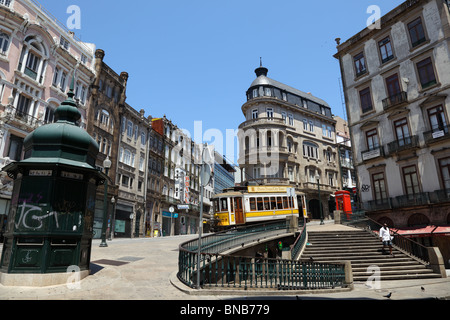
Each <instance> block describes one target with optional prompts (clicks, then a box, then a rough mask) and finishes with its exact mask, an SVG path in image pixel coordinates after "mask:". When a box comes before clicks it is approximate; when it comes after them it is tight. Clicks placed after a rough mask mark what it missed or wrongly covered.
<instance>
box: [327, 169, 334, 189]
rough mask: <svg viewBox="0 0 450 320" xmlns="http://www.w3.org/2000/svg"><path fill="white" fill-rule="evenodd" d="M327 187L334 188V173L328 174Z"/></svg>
mask: <svg viewBox="0 0 450 320" xmlns="http://www.w3.org/2000/svg"><path fill="white" fill-rule="evenodd" d="M328 185H329V186H330V187H334V173H332V172H330V173H328Z"/></svg>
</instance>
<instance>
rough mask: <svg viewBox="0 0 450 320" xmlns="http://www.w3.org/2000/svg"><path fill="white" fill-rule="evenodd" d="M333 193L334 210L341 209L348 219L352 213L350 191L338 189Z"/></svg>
mask: <svg viewBox="0 0 450 320" xmlns="http://www.w3.org/2000/svg"><path fill="white" fill-rule="evenodd" d="M334 195H335V197H336V210H340V211H343V212H344V213H345V214H346V215H347V219H349V218H350V215H351V214H352V200H351V197H350V192H348V191H338V192H336V193H335V194H334Z"/></svg>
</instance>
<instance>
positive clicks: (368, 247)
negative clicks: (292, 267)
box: [300, 229, 440, 282]
mask: <svg viewBox="0 0 450 320" xmlns="http://www.w3.org/2000/svg"><path fill="white" fill-rule="evenodd" d="M382 249H383V245H382V243H381V242H380V240H379V239H378V238H377V237H376V236H374V235H373V234H371V233H370V232H368V231H364V230H358V229H355V231H324V232H318V231H316V232H308V243H307V246H306V248H305V250H304V252H303V253H302V255H301V257H300V258H301V259H302V260H306V259H311V258H312V259H313V260H314V261H315V262H335V261H351V262H352V270H353V281H364V282H365V281H367V280H368V278H369V277H370V276H372V275H374V272H375V271H374V270H373V269H370V267H371V266H377V267H379V268H380V276H381V277H380V279H381V280H407V279H427V278H440V275H439V274H436V273H433V270H431V269H428V268H427V267H426V266H425V265H424V264H422V263H421V262H419V261H418V260H415V259H413V258H411V257H410V256H408V255H406V254H404V253H403V252H401V251H399V250H397V249H395V248H393V250H392V253H393V255H394V257H392V256H390V255H389V248H387V247H386V249H385V253H383V252H382Z"/></svg>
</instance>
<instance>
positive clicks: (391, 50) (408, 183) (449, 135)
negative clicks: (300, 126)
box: [335, 0, 450, 261]
mask: <svg viewBox="0 0 450 320" xmlns="http://www.w3.org/2000/svg"><path fill="white" fill-rule="evenodd" d="M449 22H450V11H449V6H448V1H442V0H414V1H406V2H404V3H403V4H401V5H400V6H398V7H397V8H395V9H394V10H392V11H391V12H389V13H387V14H386V15H385V16H383V17H382V18H381V28H380V29H370V28H366V29H364V30H362V31H361V32H359V33H358V34H356V35H355V36H353V37H352V38H350V39H349V40H347V41H346V42H344V43H342V44H341V43H340V41H339V39H337V41H338V47H337V49H338V53H337V54H336V55H335V57H336V58H337V59H339V62H340V66H341V73H342V80H343V84H344V94H345V98H346V104H347V114H348V118H349V128H350V131H351V136H352V145H353V150H354V161H355V165H356V168H357V172H358V179H359V190H360V197H361V202H362V204H363V206H364V208H365V209H366V210H367V211H368V214H369V215H370V216H371V217H372V218H373V219H375V220H376V221H378V222H380V223H387V224H388V225H390V226H395V227H397V228H416V227H420V226H428V225H435V226H439V225H449V224H450V131H449V115H450V113H449V112H450V96H449V94H450V63H449V61H450V49H449V37H450V27H449ZM446 238H447V237H436V238H434V240H433V241H435V243H434V245H437V246H439V247H441V251H442V247H444V246H441V245H439V244H442V243H443V242H445V241H447V245H446V247H447V249H446V250H445V251H443V252H442V253H443V254H444V256H446V257H447V258H446V259H445V260H446V261H447V260H448V258H449V257H450V252H449V249H448V247H449V246H448V240H447V239H446Z"/></svg>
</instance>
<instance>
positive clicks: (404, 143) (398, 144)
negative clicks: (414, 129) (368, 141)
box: [388, 136, 419, 154]
mask: <svg viewBox="0 0 450 320" xmlns="http://www.w3.org/2000/svg"><path fill="white" fill-rule="evenodd" d="M418 147H419V136H410V137H405V138H402V139H398V140H395V141H393V142H391V143H389V144H388V149H389V153H390V154H392V153H398V152H401V151H403V150H409V149H413V148H418Z"/></svg>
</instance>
